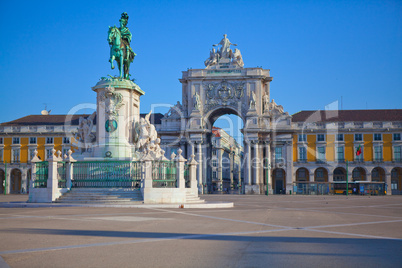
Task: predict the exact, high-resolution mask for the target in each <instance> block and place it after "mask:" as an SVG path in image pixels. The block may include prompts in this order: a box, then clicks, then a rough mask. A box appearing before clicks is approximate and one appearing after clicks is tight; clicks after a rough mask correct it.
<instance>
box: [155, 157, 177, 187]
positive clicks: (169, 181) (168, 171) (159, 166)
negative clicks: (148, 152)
mask: <svg viewBox="0 0 402 268" xmlns="http://www.w3.org/2000/svg"><path fill="white" fill-rule="evenodd" d="M152 187H154V188H175V187H176V163H175V162H173V161H153V162H152Z"/></svg>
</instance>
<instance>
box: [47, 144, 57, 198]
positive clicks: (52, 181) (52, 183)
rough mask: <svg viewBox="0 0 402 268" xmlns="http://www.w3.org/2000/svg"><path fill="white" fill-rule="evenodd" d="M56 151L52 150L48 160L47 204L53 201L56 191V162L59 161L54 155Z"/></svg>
mask: <svg viewBox="0 0 402 268" xmlns="http://www.w3.org/2000/svg"><path fill="white" fill-rule="evenodd" d="M55 153H56V150H55V149H52V154H51V155H50V157H49V158H48V159H46V160H47V161H48V162H49V173H48V178H47V202H53V201H54V200H55V198H54V197H55V194H56V192H57V191H58V181H57V162H58V161H59V160H60V159H59V158H58V157H57V156H56V155H55Z"/></svg>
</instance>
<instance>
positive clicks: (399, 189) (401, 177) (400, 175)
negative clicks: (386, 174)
mask: <svg viewBox="0 0 402 268" xmlns="http://www.w3.org/2000/svg"><path fill="white" fill-rule="evenodd" d="M391 190H392V194H393V195H394V194H402V168H400V167H396V168H393V169H392V170H391Z"/></svg>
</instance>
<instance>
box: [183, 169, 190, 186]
mask: <svg viewBox="0 0 402 268" xmlns="http://www.w3.org/2000/svg"><path fill="white" fill-rule="evenodd" d="M188 167H189V166H188V165H187V164H185V165H184V181H185V185H186V188H191V183H190V172H189V168H188Z"/></svg>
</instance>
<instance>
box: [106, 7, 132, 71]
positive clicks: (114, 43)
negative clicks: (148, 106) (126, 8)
mask: <svg viewBox="0 0 402 268" xmlns="http://www.w3.org/2000/svg"><path fill="white" fill-rule="evenodd" d="M119 22H120V28H117V27H116V26H113V27H110V26H109V32H108V38H107V41H108V42H109V45H110V59H109V62H110V63H111V67H112V69H114V65H113V61H116V62H117V67H118V68H119V71H120V75H119V77H120V78H125V79H129V77H130V74H129V72H130V64H131V63H132V62H133V60H134V57H135V56H136V54H135V53H134V51H133V50H132V49H131V47H130V43H131V38H132V34H131V32H130V30H129V29H128V28H127V23H128V15H127V13H126V12H123V13H122V14H121V18H120V20H119Z"/></svg>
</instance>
